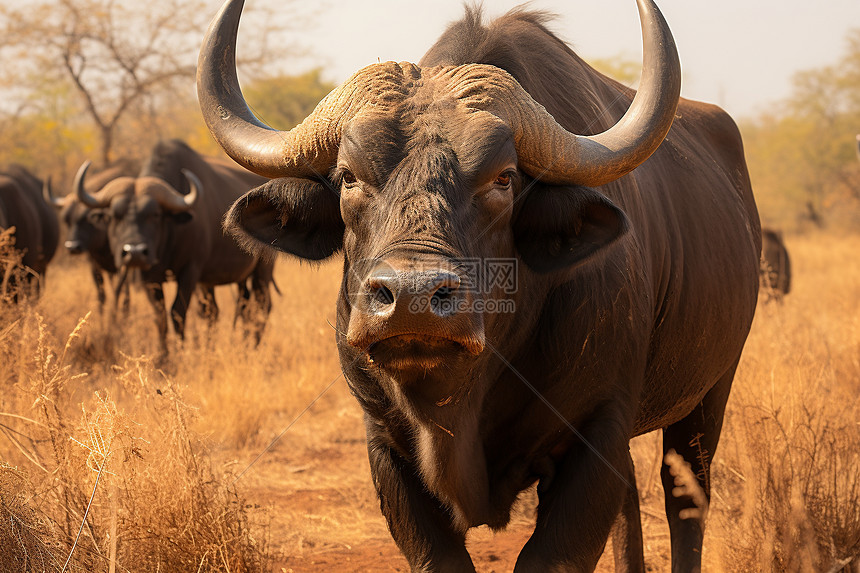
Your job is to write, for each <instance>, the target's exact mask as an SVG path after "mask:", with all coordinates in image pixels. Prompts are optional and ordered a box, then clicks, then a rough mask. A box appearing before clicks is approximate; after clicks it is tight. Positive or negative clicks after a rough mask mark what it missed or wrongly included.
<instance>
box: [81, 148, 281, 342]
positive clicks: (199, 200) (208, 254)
mask: <svg viewBox="0 0 860 573" xmlns="http://www.w3.org/2000/svg"><path fill="white" fill-rule="evenodd" d="M88 168H89V163H85V164H84V165H82V166H81V169H80V170H79V171H78V174H77V176H76V178H75V183H74V187H75V194H76V196H77V198H78V199H79V200H80V202H81V204H82V205H84V206H85V207H86V208H87V209H90V210H101V211H102V212H103V213H104V214H105V217H106V219H107V221H106V233H107V238H108V243H109V245H110V254H111V256H112V258H113V264H114V266H115V268H129V269H139V270H140V273H141V278H142V281H143V283H144V288H145V290H146V294H147V297H148V298H149V301H150V303H151V304H152V306H153V308H154V309H155V315H156V324H157V328H158V334H159V340H160V341H161V347H162V348H161V349H162V353H166V352H167V315H166V309H165V302H164V290H163V286H162V285H163V283H164V282H166V281H167V280H168V277H169V276H170V277H173V278H175V280H176V286H177V292H176V298H175V300H174V301H173V305H172V306H171V311H170V318H171V321H172V323H173V329H174V332H176V334H177V336H179V337H180V338H182V337H184V332H185V315H186V313H187V311H188V305H189V302H190V301H191V296H192V294H193V293H194V291H195V289H198V288H199V289H200V294H201V304H202V305H203V307H204V309H205V310H204V314H207V315H208V316H209V317H210V319H212V320H214V318H215V317H216V316H217V307H214V304H215V298H214V293H213V290H212V288H213V287H215V286H217V285H224V284H231V283H236V284H238V285H239V291H240V296H239V298H240V301H239V302H240V304H238V305H237V312H238V313H240V314H241V315H242V317H243V318H245V319H247V320H249V321H250V320H255V321H256V325H255V337H256V338H257V340H258V341H259V337H260V336H261V334H262V328H263V326H264V324H265V321H264V320H259V319H256V318H255V316H254V315H255V313H254V312H252V310H253V309H252V306H251V304H250V303H249V301H248V300H246V299H250V298H251V296H252V295H253V298H254V302H255V303H256V305H257V307H258V308H259V309H260V311H261V312H262V313H263V315H264V316H266V315H268V312H269V310H270V308H271V299H270V292H269V286H270V284H271V282H272V266H273V264H274V263H273V261H272V259H271V258H261V257H259V256H254V255H251V254H249V253H247V252H246V251H244V250H242V249H241V248H240V247H239V245H238V243H237V242H236V241H235V240H234V239H232V238H231V237H230V236H228V235H226V234H225V233H224V232H223V231H222V229H221V220H222V219H223V218H224V213H226V211H227V209H228V208H229V207H230V205H231V204H232V203H233V201H235V200H236V199H237V198H239V197H240V196H241V195H242V194H243V193H244V192H245V191H247V190H248V189H250V188H252V187H254V186H256V185H259V184H260V182H262V181H263V179H262V178H260V177H258V176H256V175H254V174H253V173H249V172H248V171H246V170H244V169H241V168H239V167H237V166H235V165H228V164H226V163H225V162H223V161H220V160H217V159H210V158H205V157H203V156H201V155H199V154H198V153H197V152H195V151H194V150H193V149H191V148H190V147H188V145H186V144H185V143H183V142H181V141H178V140H171V141H166V142H161V143H159V144H157V145H156V146H155V148H154V149H153V150H152V153H151V154H150V155H149V157H148V158H147V159H146V161H145V162H144V164H143V167H142V168H141V170H140V172H139V173H138V174H137V176H135V177H129V176H124V177H117V178H114V179H112V180H110V181H107V182H106V183H105V184H104V186H103V187H102V188H101V189H100V190H99V191H98V192H96V193H95V194H91V193H89V192H87V190H86V187H85V181H86V173H87V170H88ZM249 280H250V281H251V284H252V286H251V288H250V289H249V288H248V286H247V283H248V281H249ZM213 307H214V308H213Z"/></svg>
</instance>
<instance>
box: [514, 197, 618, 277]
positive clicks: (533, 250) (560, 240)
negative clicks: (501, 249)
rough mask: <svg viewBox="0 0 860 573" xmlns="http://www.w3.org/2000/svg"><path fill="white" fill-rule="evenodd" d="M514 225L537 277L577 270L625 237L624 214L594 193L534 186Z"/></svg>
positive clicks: (521, 249)
mask: <svg viewBox="0 0 860 573" xmlns="http://www.w3.org/2000/svg"><path fill="white" fill-rule="evenodd" d="M527 193H528V195H527V196H526V197H525V200H524V202H523V205H522V207H521V208H520V210H519V213H517V216H516V219H515V221H514V223H513V230H514V239H515V241H516V245H517V250H518V251H519V253H520V256H521V257H522V258H523V261H524V262H525V263H526V264H527V265H528V266H529V267H531V268H532V269H533V270H535V271H537V272H541V273H543V272H551V271H555V270H560V269H562V268H566V267H572V266H576V265H578V264H580V263H582V262H584V261H585V260H587V259H589V258H590V257H592V256H594V255H595V254H596V253H598V252H599V251H600V250H601V249H603V248H605V247H607V246H608V245H610V244H612V243H613V242H615V240H617V239H618V238H619V237H621V236H622V235H624V233H626V232H627V230H628V228H629V222H628V220H627V216H626V215H625V214H624V212H623V211H622V210H621V209H619V208H618V207H616V206H615V205H614V204H613V203H612V202H611V201H610V200H609V199H608V198H606V197H605V196H604V195H603V194H602V193H599V192H598V191H596V190H594V189H591V188H590V187H579V186H557V185H535V186H534V187H532V188H531V189H529V190H528V191H527Z"/></svg>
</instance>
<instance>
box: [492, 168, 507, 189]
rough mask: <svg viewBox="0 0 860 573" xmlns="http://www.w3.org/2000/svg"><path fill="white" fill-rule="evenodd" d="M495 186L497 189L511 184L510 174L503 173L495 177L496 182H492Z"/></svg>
mask: <svg viewBox="0 0 860 573" xmlns="http://www.w3.org/2000/svg"><path fill="white" fill-rule="evenodd" d="M493 183H494V184H495V185H498V186H499V187H507V186H509V185H510V184H511V172H510V171H505V172H504V173H499V176H498V177H496V180H495V181H493Z"/></svg>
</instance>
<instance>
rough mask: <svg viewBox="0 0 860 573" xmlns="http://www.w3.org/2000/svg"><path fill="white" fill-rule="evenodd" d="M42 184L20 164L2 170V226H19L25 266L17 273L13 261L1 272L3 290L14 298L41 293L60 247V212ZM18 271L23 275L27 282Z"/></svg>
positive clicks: (17, 245)
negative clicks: (52, 260) (19, 277)
mask: <svg viewBox="0 0 860 573" xmlns="http://www.w3.org/2000/svg"><path fill="white" fill-rule="evenodd" d="M42 187H43V182H42V181H41V180H40V179H38V178H37V177H36V176H35V175H33V174H32V173H30V172H29V171H28V170H27V169H26V168H24V167H22V166H20V165H11V166H9V167H7V168H6V169H5V170H3V171H0V229H3V230H5V229H9V228H11V227H14V228H15V233H14V237H15V248H16V250H17V251H18V252H19V253H20V255H21V264H22V265H23V266H24V272H23V273H16V272H15V269H14V268H13V267H12V265H9V266H8V267H7V268H5V269H3V276H0V280H2V287H3V292H2V294H3V295H4V296H9V297H10V298H11V299H12V300H13V301H17V300H18V298H19V297H18V295H19V293H20V292H21V291H22V290H23V291H24V293H25V294H28V295H38V294H39V292H40V290H41V287H42V282H43V281H44V279H45V271H46V270H47V268H48V263H49V262H50V261H51V259H52V258H53V257H54V253H55V252H56V250H57V241H58V240H59V236H60V226H59V222H58V221H57V215H56V213H54V210H53V209H52V208H51V206H50V205H48V203H46V202H45V201H44V199H43V198H42ZM16 275H20V276H22V280H23V284H19V283H18V278H17V276H16Z"/></svg>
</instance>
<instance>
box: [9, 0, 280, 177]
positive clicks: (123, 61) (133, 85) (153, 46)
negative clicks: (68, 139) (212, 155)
mask: <svg viewBox="0 0 860 573" xmlns="http://www.w3.org/2000/svg"><path fill="white" fill-rule="evenodd" d="M218 4H219V2H218V1H217V0H209V1H205V0H183V1H181V2H176V1H172V0H148V1H147V2H145V3H142V2H140V1H133V0H53V1H48V0H42V1H38V2H29V3H24V2H6V3H4V5H2V6H0V38H2V39H0V59H2V60H3V61H4V64H5V63H7V62H8V63H9V65H7V66H5V69H4V70H3V71H2V72H0V73H3V74H4V75H5V77H4V78H0V84H2V85H4V86H6V87H7V88H8V87H10V86H14V88H15V91H16V92H17V93H18V94H19V95H21V94H22V93H23V94H27V93H28V90H30V92H29V93H32V92H34V91H38V90H41V92H42V93H44V85H46V84H50V83H52V82H53V83H63V82H65V83H67V84H69V85H70V86H71V89H72V90H73V92H74V93H76V94H77V95H78V96H79V98H80V101H81V103H82V112H83V113H84V115H85V116H86V117H87V118H88V120H89V121H90V122H91V123H92V125H93V126H94V128H95V130H96V132H97V136H98V139H99V147H100V149H99V156H100V160H101V162H103V163H104V164H108V163H109V162H110V161H111V160H112V159H114V158H113V154H114V150H115V143H116V141H115V140H116V135H117V132H118V129H119V126H120V124H121V123H122V122H123V121H125V120H126V119H127V118H128V116H129V115H140V114H145V113H147V111H144V110H150V113H151V110H152V109H153V106H154V104H153V102H154V101H158V100H159V99H161V100H163V98H164V97H165V96H166V95H167V96H169V95H170V94H171V93H174V92H182V93H183V94H185V93H191V91H192V90H193V85H194V82H193V78H194V73H195V67H196V63H197V52H198V50H199V46H200V40H201V38H202V35H203V31H204V30H205V28H206V25H207V24H208V22H209V19H210V18H211V17H212V16H213V15H214V14H215V12H216V10H217V8H218ZM257 4H258V5H259V4H261V3H257ZM285 4H289V3H284V2H281V3H279V7H278V12H281V11H282V10H285V8H284V6H285ZM265 10H266V6H263V7H262V8H261V7H259V6H258V7H257V8H256V11H257V13H258V14H257V16H258V17H257V18H256V19H255V18H254V14H253V13H252V15H251V22H252V23H253V24H252V25H254V28H255V34H254V35H253V37H254V38H255V39H256V44H255V45H252V46H248V47H246V49H245V51H244V58H243V60H244V62H245V63H246V64H249V65H256V66H260V65H262V64H263V63H265V61H266V60H267V59H268V58H278V59H283V56H284V53H283V51H280V52H279V53H277V52H275V51H273V50H265V48H266V47H267V45H269V44H270V37H271V36H273V35H277V34H278V33H279V32H281V31H283V29H284V28H285V27H286V26H284V25H279V24H278V18H273V17H268V16H271V15H272V14H273V13H274V12H273V10H271V9H269V10H268V11H265ZM260 12H263V17H259V16H260ZM291 25H292V24H291ZM25 99H26V95H25Z"/></svg>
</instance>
